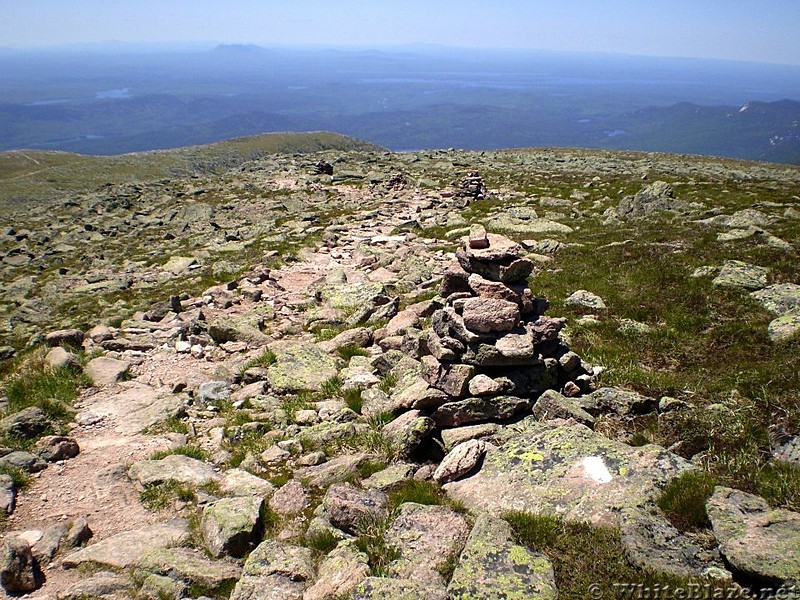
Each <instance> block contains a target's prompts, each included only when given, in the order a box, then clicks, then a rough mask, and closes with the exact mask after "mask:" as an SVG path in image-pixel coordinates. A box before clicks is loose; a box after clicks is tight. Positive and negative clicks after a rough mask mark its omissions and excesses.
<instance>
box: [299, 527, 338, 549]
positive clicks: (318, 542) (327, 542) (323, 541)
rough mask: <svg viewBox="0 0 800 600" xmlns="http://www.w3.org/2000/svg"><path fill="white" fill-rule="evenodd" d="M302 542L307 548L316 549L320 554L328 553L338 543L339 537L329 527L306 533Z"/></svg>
mask: <svg viewBox="0 0 800 600" xmlns="http://www.w3.org/2000/svg"><path fill="white" fill-rule="evenodd" d="M303 543H304V545H305V546H306V547H307V548H311V549H312V550H316V551H318V552H320V553H322V554H328V552H330V551H331V550H333V549H334V548H336V546H338V545H339V538H337V537H336V536H335V535H334V534H333V532H332V531H331V530H329V529H323V530H321V531H317V532H315V533H314V534H312V535H306V536H305V538H304V539H303Z"/></svg>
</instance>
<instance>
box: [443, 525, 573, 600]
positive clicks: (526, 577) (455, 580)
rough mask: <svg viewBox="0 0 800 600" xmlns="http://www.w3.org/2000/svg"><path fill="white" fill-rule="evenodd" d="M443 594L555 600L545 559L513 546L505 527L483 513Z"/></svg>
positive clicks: (466, 599)
mask: <svg viewBox="0 0 800 600" xmlns="http://www.w3.org/2000/svg"><path fill="white" fill-rule="evenodd" d="M447 592H448V597H449V598H450V599H451V600H494V599H496V598H498V595H499V594H502V595H503V597H505V598H530V599H534V598H535V599H537V600H556V598H558V591H557V589H556V582H555V575H554V573H553V565H552V564H551V563H550V561H549V560H548V558H547V557H546V556H544V555H543V554H539V553H536V552H532V551H531V550H528V549H527V548H524V547H522V546H518V545H516V544H514V543H513V541H512V535H511V527H510V526H509V525H508V523H506V522H505V521H503V520H502V519H499V518H497V517H493V516H491V515H489V514H487V513H482V514H481V515H479V516H478V518H477V519H476V520H475V525H474V526H473V528H472V531H471V532H470V534H469V538H467V542H466V545H465V546H464V550H463V552H462V553H461V556H460V558H459V561H458V566H457V567H456V569H455V571H454V572H453V577H452V578H451V580H450V583H449V585H448V586H447Z"/></svg>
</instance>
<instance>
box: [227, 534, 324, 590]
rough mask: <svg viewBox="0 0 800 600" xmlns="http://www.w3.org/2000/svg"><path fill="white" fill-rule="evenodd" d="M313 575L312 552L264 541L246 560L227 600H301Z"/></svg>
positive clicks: (272, 541)
mask: <svg viewBox="0 0 800 600" xmlns="http://www.w3.org/2000/svg"><path fill="white" fill-rule="evenodd" d="M315 575H316V570H315V568H314V553H313V551H312V550H310V549H309V548H301V547H299V546H292V545H289V544H284V543H281V542H278V541H275V540H265V541H263V542H261V544H259V545H258V547H256V549H255V550H253V551H252V552H251V553H250V555H249V556H248V557H247V560H246V561H245V563H244V568H243V569H242V576H241V578H240V579H239V581H238V582H237V583H236V587H235V588H234V589H233V593H232V594H231V597H230V600H302V598H303V591H304V590H305V588H306V587H307V586H308V583H309V582H310V581H312V580H313V579H314V576H315Z"/></svg>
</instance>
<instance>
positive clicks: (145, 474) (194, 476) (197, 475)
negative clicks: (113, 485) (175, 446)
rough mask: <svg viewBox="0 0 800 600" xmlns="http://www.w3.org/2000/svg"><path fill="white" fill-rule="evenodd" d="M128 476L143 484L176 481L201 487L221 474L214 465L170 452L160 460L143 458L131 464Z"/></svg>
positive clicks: (215, 479)
mask: <svg viewBox="0 0 800 600" xmlns="http://www.w3.org/2000/svg"><path fill="white" fill-rule="evenodd" d="M128 477H130V478H131V479H133V480H134V481H136V482H138V483H139V485H141V486H148V485H156V484H159V483H166V482H175V483H183V484H186V485H190V486H192V487H200V486H203V485H206V484H208V483H211V482H213V481H217V480H218V479H219V474H218V473H217V471H216V470H215V468H214V466H213V465H210V464H208V463H205V462H203V461H202V460H197V459H196V458H191V457H189V456H184V455H182V454H170V455H169V456H165V457H164V458H162V459H160V460H142V461H139V462H136V463H133V465H131V467H130V469H128Z"/></svg>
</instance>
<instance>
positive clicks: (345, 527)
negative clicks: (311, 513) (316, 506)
mask: <svg viewBox="0 0 800 600" xmlns="http://www.w3.org/2000/svg"><path fill="white" fill-rule="evenodd" d="M322 504H323V506H324V507H325V515H326V516H327V517H328V520H329V521H330V522H331V525H333V526H334V527H337V528H338V529H341V530H342V531H344V532H345V533H349V534H356V533H357V532H358V530H359V528H361V527H363V526H364V524H365V523H368V522H375V521H378V520H380V519H381V518H383V517H385V516H386V515H387V514H388V512H389V507H388V501H387V497H386V494H384V493H383V492H380V491H377V490H370V491H365V490H359V489H356V488H354V487H353V486H352V485H350V484H345V483H337V484H334V485H332V486H331V487H329V488H328V491H327V492H326V493H325V497H324V498H323V500H322Z"/></svg>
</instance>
